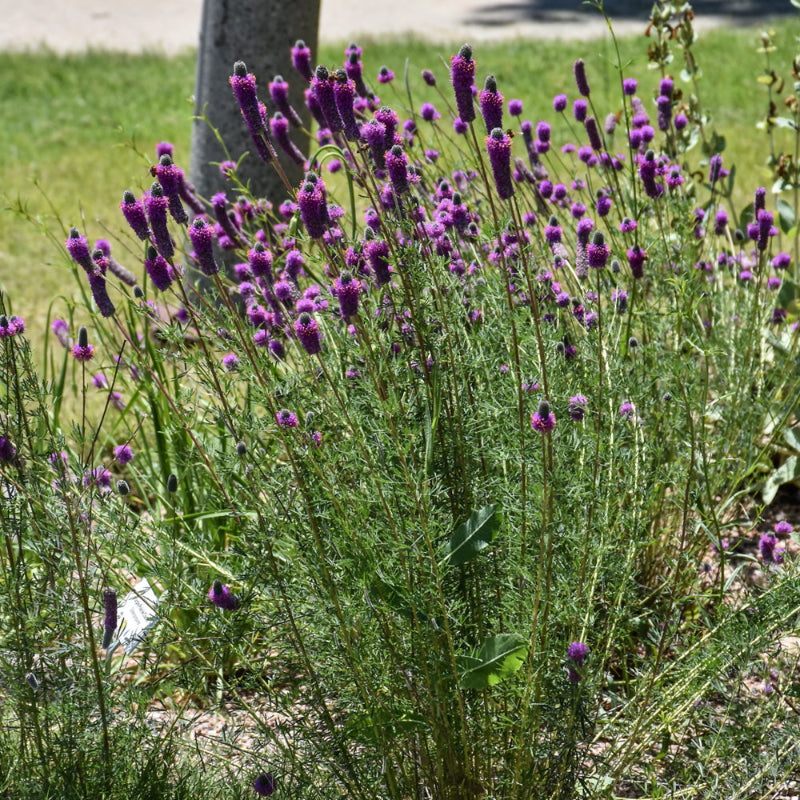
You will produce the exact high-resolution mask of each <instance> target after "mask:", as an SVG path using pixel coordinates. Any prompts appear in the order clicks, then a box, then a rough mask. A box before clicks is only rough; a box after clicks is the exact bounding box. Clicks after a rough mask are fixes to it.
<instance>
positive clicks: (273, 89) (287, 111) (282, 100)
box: [269, 75, 303, 128]
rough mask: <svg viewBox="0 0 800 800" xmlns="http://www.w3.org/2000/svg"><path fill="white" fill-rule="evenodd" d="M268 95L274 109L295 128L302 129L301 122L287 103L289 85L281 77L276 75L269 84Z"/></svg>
mask: <svg viewBox="0 0 800 800" xmlns="http://www.w3.org/2000/svg"><path fill="white" fill-rule="evenodd" d="M269 95H270V97H271V98H272V102H273V103H274V104H275V108H277V109H278V111H280V112H281V114H283V116H284V117H286V119H288V120H289V122H290V123H291V124H292V125H294V126H295V127H296V128H302V127H303V120H302V119H300V115H299V114H298V113H297V112H296V111H295V110H294V108H292V106H291V105H290V103H289V84H288V83H287V82H286V81H285V80H284V79H283V77H282V76H281V75H276V76H275V77H274V78H273V79H272V80H271V81H270V83H269Z"/></svg>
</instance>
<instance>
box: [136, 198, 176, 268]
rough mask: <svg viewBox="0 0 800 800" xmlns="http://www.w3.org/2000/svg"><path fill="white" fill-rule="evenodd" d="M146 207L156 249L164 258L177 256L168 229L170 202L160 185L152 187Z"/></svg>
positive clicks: (145, 203) (146, 199) (145, 200)
mask: <svg viewBox="0 0 800 800" xmlns="http://www.w3.org/2000/svg"><path fill="white" fill-rule="evenodd" d="M144 207H145V209H146V210H147V219H148V220H150V228H151V230H152V231H153V241H154V242H155V245H156V249H157V250H158V252H159V253H161V255H162V256H164V258H172V256H173V255H175V246H174V244H173V242H172V237H171V236H170V235H169V228H168V227H167V208H168V207H169V201H168V200H167V198H166V197H164V190H163V189H162V188H161V184H160V183H154V184H153V185H152V186H151V187H150V193H149V194H147V195H146V196H145V199H144Z"/></svg>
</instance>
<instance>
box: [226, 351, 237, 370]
mask: <svg viewBox="0 0 800 800" xmlns="http://www.w3.org/2000/svg"><path fill="white" fill-rule="evenodd" d="M222 366H223V367H224V368H225V369H226V370H227V371H228V372H233V371H234V370H236V369H238V367H239V356H237V355H236V353H226V354H225V355H224V356H223V357H222Z"/></svg>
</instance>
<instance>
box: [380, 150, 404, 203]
mask: <svg viewBox="0 0 800 800" xmlns="http://www.w3.org/2000/svg"><path fill="white" fill-rule="evenodd" d="M385 158H386V170H387V172H388V173H389V180H390V181H391V183H392V189H394V192H395V194H396V195H401V194H405V193H406V192H407V191H408V190H409V185H408V156H406V154H405V153H404V152H403V148H402V147H401V146H400V145H399V144H396V145H394V147H392V149H391V150H389V152H388V153H386V156H385Z"/></svg>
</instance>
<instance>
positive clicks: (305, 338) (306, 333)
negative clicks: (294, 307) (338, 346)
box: [294, 311, 322, 356]
mask: <svg viewBox="0 0 800 800" xmlns="http://www.w3.org/2000/svg"><path fill="white" fill-rule="evenodd" d="M294 332H295V333H296V334H297V338H298V339H299V340H300V344H302V345H303V348H304V349H305V351H306V352H307V353H308V354H309V355H310V356H314V355H316V354H317V353H319V352H320V351H321V350H322V337H321V335H320V331H319V325H318V323H317V321H316V320H315V319H314V317H312V316H311V314H309V313H308V312H305V311H304V312H303V313H302V314H301V315H300V316H299V317H298V318H297V319H296V320H295V323H294Z"/></svg>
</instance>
